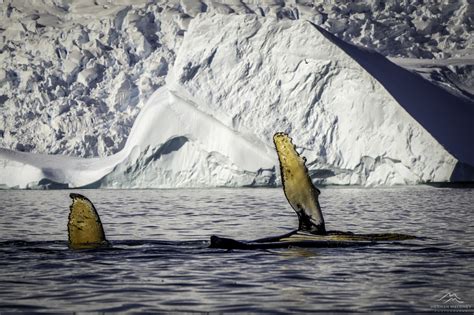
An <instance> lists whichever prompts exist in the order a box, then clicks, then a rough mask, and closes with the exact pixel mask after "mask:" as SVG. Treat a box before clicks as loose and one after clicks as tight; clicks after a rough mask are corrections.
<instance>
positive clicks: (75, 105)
mask: <svg viewBox="0 0 474 315" xmlns="http://www.w3.org/2000/svg"><path fill="white" fill-rule="evenodd" d="M7 3H9V4H8V6H4V7H2V10H3V11H2V14H3V15H4V16H5V17H7V19H5V20H4V22H2V29H3V30H2V35H3V36H2V40H3V42H2V43H3V49H2V51H1V53H2V55H1V57H2V60H5V61H6V62H5V63H4V66H3V68H2V69H1V70H0V92H1V94H2V96H0V100H1V102H2V109H4V111H3V112H2V117H1V121H0V123H1V124H0V126H1V127H0V129H1V131H0V136H1V139H0V140H1V141H2V146H4V147H7V148H13V149H16V150H19V151H35V152H43V153H54V154H58V153H62V154H73V155H76V156H104V155H109V156H108V157H105V158H94V159H86V160H83V159H75V158H68V157H62V156H46V155H29V154H26V153H21V152H11V151H8V150H4V149H2V150H1V151H0V158H1V160H0V165H2V166H3V167H2V173H1V174H0V184H3V185H4V186H7V187H38V185H39V186H48V185H51V182H55V183H64V184H66V185H69V187H78V186H87V185H89V186H91V187H198V186H241V185H268V184H270V185H273V184H277V183H278V176H277V175H278V172H277V171H276V169H277V168H276V167H275V166H276V163H277V159H276V155H275V154H274V152H273V149H272V147H273V145H272V143H271V136H272V134H273V133H274V132H276V131H287V132H290V134H291V135H292V136H293V137H294V142H295V143H296V144H297V145H299V149H300V151H302V152H303V154H304V155H305V156H306V157H307V158H308V164H309V169H310V173H311V174H312V177H313V179H314V180H315V181H317V182H321V183H328V184H362V185H386V184H413V183H419V182H425V181H446V180H450V179H455V180H472V174H471V175H470V173H467V174H464V175H463V177H457V178H452V173H453V171H454V170H455V168H456V165H457V163H458V160H459V158H458V157H456V156H455V155H456V154H455V153H456V152H448V151H447V150H446V149H444V148H443V145H446V143H443V145H440V143H439V140H437V139H435V138H433V137H432V136H431V135H430V130H428V131H427V130H426V129H425V128H426V127H425V128H424V127H423V126H421V125H420V124H419V123H418V122H417V121H416V120H415V119H413V117H412V116H411V115H410V113H409V108H408V109H406V108H405V109H404V108H403V106H400V104H399V103H398V102H397V101H396V100H395V99H394V98H393V97H392V95H390V94H389V93H388V92H387V90H386V89H385V88H384V86H382V85H381V84H380V83H379V82H378V80H376V79H374V77H373V76H372V75H371V74H370V73H368V72H367V71H366V70H364V68H363V67H361V66H360V65H359V63H358V62H356V61H355V60H354V59H353V58H352V57H351V56H349V55H348V54H347V53H345V52H344V51H343V50H342V49H341V48H340V47H339V46H338V44H337V43H334V42H333V41H331V40H329V39H328V38H326V37H325V36H324V35H323V34H322V33H321V32H320V31H319V30H317V29H316V28H315V27H314V26H313V25H311V24H310V23H308V22H305V21H304V20H305V19H308V20H310V21H312V22H314V23H316V24H318V25H321V26H322V27H324V28H326V29H328V30H330V31H332V32H333V33H334V34H337V35H338V36H340V37H341V38H344V39H346V40H351V41H352V42H355V43H359V44H360V43H362V42H363V41H362V40H360V38H361V37H360V36H362V35H364V36H369V38H372V39H374V38H375V37H377V36H378V35H377V36H376V35H375V34H376V33H377V32H379V33H383V32H385V31H384V30H383V28H382V29H377V31H376V32H375V33H373V34H371V33H367V32H365V31H362V32H361V31H360V30H364V29H365V28H361V27H360V25H359V24H358V23H355V22H354V21H356V20H357V18H356V14H359V13H360V12H358V11H360V10H362V11H364V10H365V11H367V10H369V11H370V10H372V11H370V12H369V13H367V12H366V13H367V14H369V15H372V16H379V18H380V15H383V14H389V13H390V10H391V9H390V8H392V7H393V5H392V4H390V3H388V4H387V5H386V6H385V7H384V8H380V7H378V6H379V4H375V3H373V4H370V5H368V6H365V7H364V5H353V6H352V7H348V6H347V5H345V6H344V5H343V6H342V7H340V8H339V9H338V8H336V7H335V6H328V5H323V4H320V5H319V4H317V5H315V4H314V3H313V4H311V3H308V4H304V3H301V2H298V3H296V4H289V3H288V5H287V6H286V7H285V6H282V5H279V4H276V3H270V2H269V3H266V4H261V5H252V4H247V5H246V4H243V3H241V2H239V3H237V2H236V3H235V4H229V3H226V4H223V3H220V2H217V1H209V2H207V1H206V2H204V1H203V2H198V1H181V2H177V1H169V2H158V3H148V4H146V3H145V1H143V2H141V3H140V2H134V5H130V4H131V3H129V2H127V1H121V2H115V3H114V4H110V3H108V2H107V1H102V2H101V1H98V5H94V4H93V3H92V2H90V3H89V2H88V1H84V2H71V1H61V2H60V5H53V2H51V3H46V5H45V2H42V1H33V2H32V3H26V2H23V1H18V2H17V1H15V2H7ZM58 3H59V2H58ZM448 7H449V8H450V10H451V11H450V12H455V13H456V14H457V15H458V18H457V19H451V17H452V15H450V17H449V19H448V18H447V17H446V16H447V15H446V12H444V11H443V12H441V13H440V12H438V13H436V12H437V11H436V10H435V11H436V12H435V13H436V14H438V15H440V16H441V17H442V18H443V19H445V17H446V19H447V21H449V22H446V23H447V24H449V25H455V24H456V23H458V24H459V27H458V28H457V30H458V31H457V33H456V34H457V36H458V37H459V38H458V39H456V40H455V39H454V37H452V36H451V37H450V38H451V40H453V41H455V42H457V43H459V45H458V46H456V47H451V50H445V52H446V51H450V54H451V55H456V56H464V54H466V52H467V53H468V52H469V50H468V47H469V44H468V41H469V37H467V38H464V37H463V35H462V34H464V33H465V32H469V30H468V28H469V27H470V25H471V24H469V21H468V20H466V19H468V18H469V15H468V14H467V15H466V12H467V11H469V8H470V6H469V5H468V4H466V3H464V2H462V1H459V2H458V3H457V4H456V5H455V4H452V5H450V6H449V5H448ZM45 8H46V9H45ZM325 10H326V11H325ZM328 10H329V11H331V12H333V14H332V15H331V14H326V13H324V12H329V11H328ZM410 10H411V9H410ZM410 10H408V11H407V12H405V13H406V14H405V15H404V14H401V13H399V14H398V15H397V14H395V16H394V17H392V22H393V23H395V22H396V21H399V22H397V23H400V24H403V23H404V22H403V21H405V22H406V19H407V18H406V17H405V18H401V16H406V15H407V14H408V15H410V16H423V15H417V14H418V13H416V12H418V10H414V11H413V10H411V11H410ZM202 11H206V13H200V12H202ZM409 11H410V12H411V13H409ZM32 12H33V14H31V13H32ZM35 12H41V14H38V13H35ZM45 12H47V13H45ZM344 12H345V13H344ZM420 12H421V11H420ZM430 12H431V11H430ZM216 13H218V14H217V15H216ZM425 13H426V12H425ZM425 13H423V14H425ZM28 14H30V15H28ZM318 14H322V15H321V16H322V18H321V19H320V17H319V15H318ZM324 14H326V16H325V15H324ZM344 14H347V15H348V16H349V19H348V20H347V21H348V25H349V26H351V27H352V28H351V27H348V28H345V29H344V27H342V28H339V29H338V30H336V29H334V27H336V26H337V25H335V24H334V23H336V22H337V20H338V19H339V18H340V17H341V15H344ZM430 14H431V13H430ZM433 14H434V13H433ZM459 16H461V17H459ZM26 17H28V18H26ZM298 19H299V20H298ZM411 19H412V20H413V19H416V18H414V17H412V18H411ZM5 21H6V22H5ZM331 21H333V22H334V21H336V22H334V23H333V22H331ZM347 21H346V22H347ZM351 21H352V22H351ZM394 21H395V22H394ZM400 21H402V22H403V23H402V22H400ZM372 22H374V20H373V19H372V18H369V19H366V24H367V23H369V24H370V23H372ZM393 23H392V24H391V25H392V26H391V28H396V27H394V26H393V25H394V24H393ZM333 24H334V25H333ZM357 25H359V26H357ZM375 25H379V24H377V23H375ZM387 25H390V23H389V24H387ZM397 25H398V24H397ZM356 26H357V27H356ZM397 27H398V26H397ZM453 27H454V26H450V27H448V28H447V29H448V30H451V29H452V28H453ZM342 29H344V30H342ZM357 30H359V31H357ZM373 30H375V29H374V28H373ZM358 32H359V33H358ZM425 32H428V33H429V32H431V33H429V34H431V35H432V34H437V33H436V28H431V29H428V28H426V29H425ZM433 32H434V33H433ZM463 32H464V33H463ZM379 33H377V34H379ZM428 33H427V34H428ZM356 34H359V35H356ZM403 34H404V35H403V36H412V38H413V41H414V42H416V45H414V44H413V43H411V44H410V43H408V42H404V43H406V45H407V47H408V46H409V47H414V46H416V47H423V48H422V49H424V51H425V52H430V53H433V54H434V55H436V54H438V53H439V51H440V50H439V47H440V46H433V45H434V44H433V42H431V44H427V43H424V44H421V43H422V41H418V40H417V36H419V34H418V33H407V34H408V35H407V34H405V33H403ZM410 34H411V35H410ZM423 36H424V35H423ZM436 36H437V35H436ZM436 36H433V37H436ZM440 36H441V35H440ZM387 38H389V39H390V38H392V39H393V38H394V37H390V36H387ZM389 39H388V40H387V41H380V40H372V41H371V43H372V45H373V46H371V45H367V46H370V47H376V48H378V49H379V50H380V51H381V52H383V53H384V54H386V55H392V56H400V55H406V54H408V55H410V56H412V55H411V54H412V53H414V54H416V51H414V50H410V51H411V53H408V50H406V49H404V48H403V45H402V46H400V45H392V44H389V42H390V40H389ZM393 40H395V39H393ZM398 40H400V38H399V39H398ZM395 41H396V40H395ZM384 42H385V44H383V43H384ZM466 43H467V44H466ZM384 45H385V46H384ZM420 45H424V46H420ZM434 47H436V48H434ZM437 49H438V51H437ZM456 49H458V50H456ZM421 55H422V54H421ZM367 56H368V57H369V56H370V54H368V55H367ZM461 69H463V71H464V72H463V74H466V73H467V77H468V78H469V77H470V76H469V71H471V72H472V69H471V70H469V67H468V68H461ZM466 69H467V70H466ZM443 71H444V70H443ZM466 71H467V72H466ZM464 82H466V81H464ZM467 82H469V81H467ZM459 86H462V83H459V84H451V85H450V86H449V87H450V88H451V89H454V90H456V91H461V92H460V93H459V94H460V95H461V94H462V96H463V97H467V99H468V102H469V101H470V94H469V92H467V93H466V91H469V87H467V88H466V87H464V86H463V89H461V90H460V89H459ZM433 88H434V89H436V87H435V86H433ZM156 89H158V91H157V92H155V94H153V95H152V93H153V91H155V90H156ZM425 92H427V93H429V91H425ZM147 100H148V101H147ZM20 104H21V105H20ZM145 104H146V105H145ZM470 105H472V101H471V104H470ZM407 110H408V112H407ZM139 112H140V115H139V116H138V117H137V118H136V119H135V117H136V115H137V114H138V113H139ZM463 114H471V112H469V111H467V112H465V113H457V114H456V115H463ZM132 124H133V128H132ZM32 130H34V132H32ZM468 132H472V129H470V130H468ZM468 136H469V134H466V139H468ZM466 139H460V141H461V144H462V141H463V140H466ZM112 153H115V154H113V155H111V154H112ZM469 162H472V161H466V160H463V163H469ZM471 165H472V164H471Z"/></svg>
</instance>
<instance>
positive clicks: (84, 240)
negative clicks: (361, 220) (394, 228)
mask: <svg viewBox="0 0 474 315" xmlns="http://www.w3.org/2000/svg"><path fill="white" fill-rule="evenodd" d="M273 142H274V145H275V149H276V151H277V155H278V161H279V164H280V173H281V179H282V186H283V193H284V195H285V197H286V200H287V201H288V204H289V205H290V206H291V208H292V209H293V210H294V212H295V213H296V215H297V217H298V227H297V228H296V229H294V230H292V231H290V232H288V233H285V234H282V235H277V236H269V237H264V238H260V239H256V240H250V241H245V240H236V239H232V238H225V237H220V236H217V235H212V236H211V237H210V242H209V247H210V248H221V249H228V250H230V249H243V250H252V249H272V248H289V247H312V248H334V247H356V246H369V245H375V244H377V242H383V241H402V240H409V239H416V238H417V237H416V236H412V235H407V234H400V233H373V234H356V233H353V232H345V231H327V230H326V225H325V221H324V217H323V212H322V210H321V205H320V203H319V196H320V194H321V191H320V190H319V189H318V188H317V187H316V186H315V185H314V184H313V182H312V180H311V177H310V176H309V172H308V168H307V166H306V159H305V157H302V156H301V155H300V154H299V153H298V151H297V150H296V146H295V145H294V144H293V140H292V138H291V137H290V136H289V135H288V134H286V133H283V132H277V133H276V134H275V135H274V136H273ZM69 196H70V197H71V199H72V204H71V205H70V207H69V208H70V212H69V220H68V240H69V247H70V248H72V249H96V248H103V247H110V243H109V242H108V241H107V239H106V237H105V232H104V228H103V226H102V222H101V220H100V217H99V214H98V212H97V210H96V208H95V206H94V204H93V203H92V202H91V201H90V200H89V199H88V198H87V197H85V196H83V195H81V194H77V193H71V194H70V195H69Z"/></svg>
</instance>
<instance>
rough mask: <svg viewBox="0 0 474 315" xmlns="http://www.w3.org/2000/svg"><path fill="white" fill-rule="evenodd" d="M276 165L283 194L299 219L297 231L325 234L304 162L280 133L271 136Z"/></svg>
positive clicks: (316, 193) (315, 190)
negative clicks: (278, 164)
mask: <svg viewBox="0 0 474 315" xmlns="http://www.w3.org/2000/svg"><path fill="white" fill-rule="evenodd" d="M273 142H274V143H275V148H276V151H277V154H278V160H279V161H280V171H281V177H282V183H283V190H284V192H285V196H286V199H287V200H288V202H289V203H290V205H291V207H292V208H293V210H295V212H296V214H297V215H298V219H299V227H298V229H299V230H302V231H308V232H310V233H312V234H326V228H325V225H324V218H323V214H322V212H321V207H320V206H319V202H318V196H319V194H320V191H319V189H317V188H316V187H315V186H314V185H313V182H312V181H311V178H310V177H309V174H308V169H307V168H306V165H305V162H306V160H305V159H304V158H302V157H301V156H300V155H299V154H298V152H296V149H295V145H294V144H293V143H292V141H291V138H290V137H289V136H288V135H287V134H285V133H282V132H278V133H276V134H275V135H274V136H273Z"/></svg>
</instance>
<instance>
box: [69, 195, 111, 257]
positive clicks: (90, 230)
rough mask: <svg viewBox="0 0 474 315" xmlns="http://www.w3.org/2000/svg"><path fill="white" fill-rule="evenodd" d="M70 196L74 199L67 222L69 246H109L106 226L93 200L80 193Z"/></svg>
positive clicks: (78, 247)
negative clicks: (105, 231) (103, 224)
mask: <svg viewBox="0 0 474 315" xmlns="http://www.w3.org/2000/svg"><path fill="white" fill-rule="evenodd" d="M69 197H71V199H72V204H71V206H70V207H69V210H70V212H69V221H68V223H67V229H68V235H69V246H70V247H71V248H74V249H80V248H98V247H103V246H107V245H108V242H107V240H106V239H105V233H104V228H103V227H102V223H101V222H100V217H99V214H98V213H97V210H96V209H95V207H94V205H93V204H92V202H91V201H90V200H89V199H87V198H86V197H84V196H83V195H80V194H74V193H72V194H70V195H69Z"/></svg>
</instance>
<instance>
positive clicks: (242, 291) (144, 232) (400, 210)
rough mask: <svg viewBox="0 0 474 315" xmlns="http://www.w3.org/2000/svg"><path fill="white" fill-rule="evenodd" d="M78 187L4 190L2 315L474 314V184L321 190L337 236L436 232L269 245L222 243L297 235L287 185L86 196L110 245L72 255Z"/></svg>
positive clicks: (0, 199)
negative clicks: (353, 244) (10, 314)
mask: <svg viewBox="0 0 474 315" xmlns="http://www.w3.org/2000/svg"><path fill="white" fill-rule="evenodd" d="M70 192H71V191H0V215H1V219H0V266H1V269H0V312H5V311H16V310H19V311H28V312H31V311H44V312H58V311H60V312H64V311H94V312H103V311H117V312H124V311H131V312H175V311H183V312H268V313H278V312H280V313H295V312H296V313H305V312H310V311H360V312H365V311H440V310H442V311H447V310H448V311H459V310H464V311H466V310H467V311H470V312H472V311H474V309H473V306H474V284H473V283H474V281H473V280H474V276H473V274H474V259H473V258H474V248H473V247H474V246H473V245H474V224H473V220H472V216H473V213H474V205H473V204H474V190H473V189H440V188H438V189H437V188H430V187H422V186H417V187H406V188H387V189H355V188H344V189H335V188H326V189H322V195H321V197H320V201H321V204H322V207H323V213H324V215H325V219H326V224H327V227H328V229H330V230H346V231H353V232H357V233H376V232H388V231H390V232H398V233H405V234H414V235H418V236H423V237H424V238H423V239H419V240H409V241H398V242H388V243H384V244H380V245H376V246H370V247H360V248H328V249H325V248H315V249H308V248H306V249H300V248H296V247H295V248H291V249H272V250H257V251H241V250H234V251H226V250H220V249H209V248H208V247H207V246H208V240H209V236H210V235H212V234H217V235H220V236H227V237H234V238H238V239H254V238H259V237H264V236H269V235H275V234H282V233H285V232H287V231H289V230H291V229H293V228H294V227H295V226H296V225H297V219H296V216H295V215H294V214H293V212H292V210H291V208H290V207H289V205H288V204H287V203H286V200H285V198H284V196H283V193H282V190H281V189H234V190H232V189H211V190H142V191H140V190H86V191H74V192H79V193H83V194H85V195H86V196H88V197H89V198H90V199H91V200H92V201H93V202H94V203H95V204H96V207H97V210H98V211H99V214H100V215H101V218H102V222H103V224H104V228H105V232H106V235H107V237H108V239H109V240H110V241H111V243H112V244H113V248H111V249H102V250H70V249H68V247H67V242H66V240H67V229H66V225H67V216H68V212H69V209H68V207H69V204H70V200H69V198H68V194H69V193H70ZM446 294H448V295H446ZM449 294H451V295H449ZM453 294H455V295H456V297H457V299H454V298H449V297H454V295H453Z"/></svg>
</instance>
